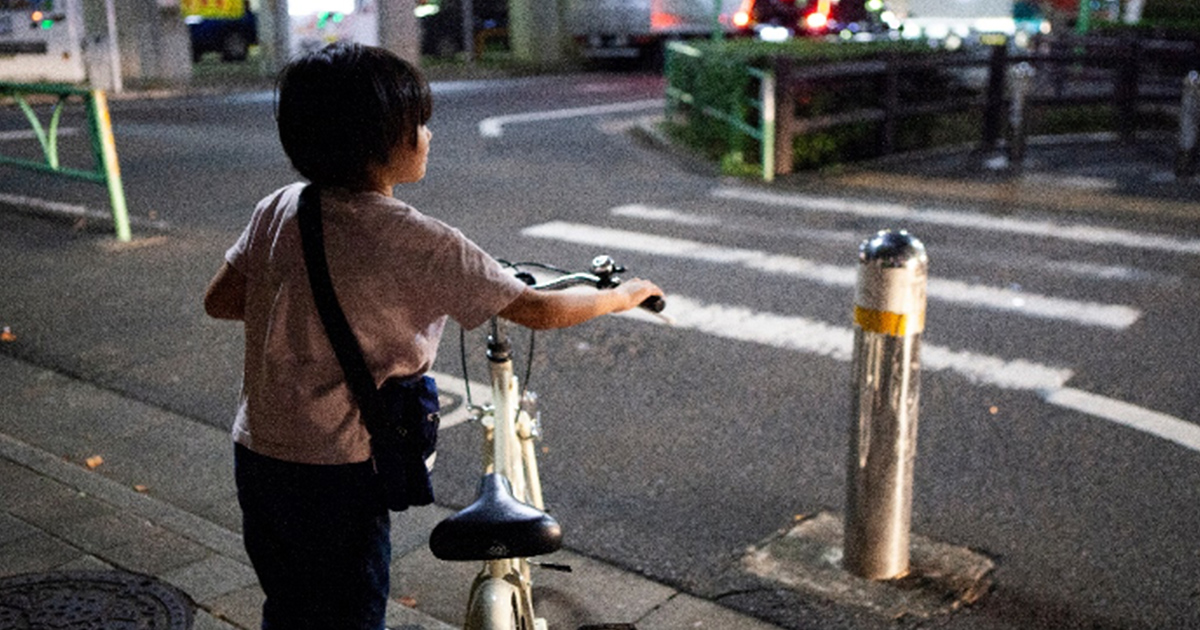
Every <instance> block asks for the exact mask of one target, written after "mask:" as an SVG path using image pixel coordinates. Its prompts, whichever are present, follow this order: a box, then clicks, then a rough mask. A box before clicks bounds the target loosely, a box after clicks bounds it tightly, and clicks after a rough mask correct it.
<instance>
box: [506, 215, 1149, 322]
mask: <svg viewBox="0 0 1200 630" xmlns="http://www.w3.org/2000/svg"><path fill="white" fill-rule="evenodd" d="M522 234H524V235H526V236H532V237H536V238H545V239H554V240H560V241H566V242H572V243H580V244H585V245H593V246H598V247H606V248H612V249H616V250H624V251H636V252H640V253H645V254H650V255H655V256H670V257H674V258H687V259H691V260H700V261H704V262H710V263H718V264H735V265H740V266H743V267H746V268H748V269H754V270H757V271H763V272H768V273H774V274H779V275H787V276H791V277H795V278H802V279H805V280H809V281H813V282H818V283H820V284H824V285H829V286H837V287H848V288H853V287H854V285H855V283H856V281H857V270H856V269H855V268H854V267H842V266H835V265H827V264H824V263H817V262H814V261H811V260H807V259H804V258H799V257H796V256H785V255H780V254H771V253H768V252H762V251H757V250H750V249H741V248H733V247H722V246H719V245H710V244H707V243H701V242H698V241H690V240H685V239H678V238H672V237H666V236H658V235H655V234H646V233H641V232H631V231H627V230H616V229H612V228H605V227H599V226H595V225H586V224H579V223H568V222H565V221H552V222H549V223H542V224H540V225H534V226H531V227H528V228H525V229H524V230H523V231H522ZM927 290H928V294H929V297H930V298H931V299H937V300H943V301H947V302H953V303H959V304H965V305H967V306H972V307H981V308H987V309H992V310H998V311H1005V312H1012V313H1017V314H1021V315H1026V316H1030V317H1038V318H1046V319H1057V320H1064V321H1070V322H1073V323H1076V324H1081V325H1087V326H1098V327H1101V328H1109V329H1114V330H1122V329H1125V328H1128V327H1129V326H1132V325H1133V324H1134V322H1136V321H1137V320H1138V318H1139V317H1140V316H1141V312H1140V311H1139V310H1138V309H1135V308H1132V307H1129V306H1122V305H1111V304H1100V303H1096V302H1081V301H1077V300H1068V299H1063V298H1056V297H1050V296H1044V295H1038V294H1036V293H1028V292H1024V291H1013V290H1011V289H1001V288H996V287H988V286H983V285H976V284H969V283H966V282H961V281H957V280H946V279H940V278H931V279H930V280H929V282H928V285H927Z"/></svg>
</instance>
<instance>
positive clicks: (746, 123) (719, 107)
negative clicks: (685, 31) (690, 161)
mask: <svg viewBox="0 0 1200 630" xmlns="http://www.w3.org/2000/svg"><path fill="white" fill-rule="evenodd" d="M666 76H667V88H666V95H667V118H668V119H671V118H672V117H674V116H677V115H680V114H683V115H693V114H699V115H701V116H704V117H707V118H710V119H713V120H715V121H717V122H718V123H719V127H718V129H719V131H718V132H717V133H720V134H722V135H723V136H724V141H725V143H724V144H725V146H727V147H730V153H731V154H736V155H738V156H739V157H740V155H742V154H743V153H744V148H745V147H746V146H747V144H748V141H754V142H756V143H757V144H758V151H759V158H760V166H761V169H762V177H763V179H764V180H765V181H768V182H769V181H773V180H774V179H775V75H774V73H772V72H767V71H763V70H760V69H758V68H751V67H748V66H746V65H744V64H742V63H740V62H734V61H727V60H724V59H721V58H719V57H717V56H715V55H708V56H705V55H704V53H703V51H701V50H700V49H698V48H696V47H695V46H690V45H688V44H686V43H682V42H671V43H670V44H669V45H668V46H667V55H666ZM755 88H757V89H755Z"/></svg>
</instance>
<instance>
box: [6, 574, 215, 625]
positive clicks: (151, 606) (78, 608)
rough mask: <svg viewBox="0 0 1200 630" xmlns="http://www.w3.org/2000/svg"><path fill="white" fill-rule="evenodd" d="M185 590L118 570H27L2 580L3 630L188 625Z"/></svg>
mask: <svg viewBox="0 0 1200 630" xmlns="http://www.w3.org/2000/svg"><path fill="white" fill-rule="evenodd" d="M191 627H192V603H191V601H190V600H189V599H188V597H187V595H184V594H183V593H182V592H181V591H179V590H178V589H176V588H174V587H172V586H171V585H169V584H167V583H165V582H162V581H160V580H157V579H155V578H152V577H149V576H146V575H138V574H136V573H125V572H122V571H75V572H57V573H30V574H25V575H17V576H13V577H9V578H4V579H0V628H3V630H188V629H189V628H191Z"/></svg>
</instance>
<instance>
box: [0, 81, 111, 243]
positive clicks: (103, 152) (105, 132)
mask: <svg viewBox="0 0 1200 630" xmlns="http://www.w3.org/2000/svg"><path fill="white" fill-rule="evenodd" d="M30 96H38V97H50V98H52V99H54V105H53V107H52V109H51V111H50V118H49V124H48V125H47V126H43V125H42V121H41V119H40V118H39V117H38V114H37V112H36V111H34V109H33V105H31V104H30V102H29V98H28V97H30ZM0 97H7V98H11V99H12V100H13V101H14V102H16V104H17V106H18V107H20V109H21V111H22V112H24V114H25V118H26V119H27V120H28V122H29V124H30V127H31V128H32V130H33V134H34V136H35V137H36V138H37V140H38V142H39V143H40V144H41V148H42V159H41V160H29V159H24V158H18V157H12V156H7V155H0V164H7V165H10V166H17V167H21V168H27V169H32V170H35V171H41V172H45V173H51V174H54V175H59V176H63V177H70V178H74V179H82V180H85V181H90V182H96V183H99V184H103V185H104V186H106V187H107V189H108V198H109V203H110V205H111V206H112V218H113V226H114V230H115V232H116V237H117V240H119V241H123V242H127V241H129V240H130V239H131V237H132V234H131V231H130V227H129V213H128V210H127V209H126V206H125V191H124V188H123V187H122V185H121V169H120V166H119V164H118V162H117V145H116V141H115V140H114V138H113V133H112V120H111V118H110V116H109V113H108V99H107V98H106V97H105V95H104V92H103V91H102V90H89V89H85V88H79V87H74V86H70V85H57V84H32V83H6V82H0ZM72 99H80V100H82V101H83V103H84V106H85V107H86V108H87V120H88V132H89V136H90V139H91V146H92V155H93V158H94V161H93V163H94V165H95V168H94V169H93V170H90V171H87V170H81V169H76V168H69V167H66V166H63V165H62V163H61V162H60V160H59V155H58V138H59V127H58V124H59V120H60V119H61V117H62V113H63V108H64V107H65V106H66V105H67V102H68V101H70V100H72Z"/></svg>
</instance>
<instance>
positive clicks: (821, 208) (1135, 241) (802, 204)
mask: <svg viewBox="0 0 1200 630" xmlns="http://www.w3.org/2000/svg"><path fill="white" fill-rule="evenodd" d="M712 195H713V196H714V197H717V198H718V199H736V200H740V201H749V202H753V203H759V204H765V205H772V206H779V207H786V208H792V209H796V210H805V211H816V212H835V213H841V214H851V215H855V216H862V217H880V218H887V219H903V220H905V221H911V222H916V223H929V224H934V225H942V226H948V227H959V228H969V229H977V230H987V231H990V232H1003V233H1007V234H1020V235H1026V236H1038V237H1042V238H1052V239H1058V240H1064V241H1072V242H1077V243H1088V244H1092V245H1107V246H1113V247H1124V248H1130V249H1146V250H1155V251H1162V252H1169V253H1175V254H1193V255H1195V254H1200V240H1197V239H1188V238H1179V237H1174V236H1166V235H1159V234H1146V233H1143V232H1132V231H1129V230H1119V229H1114V228H1104V227H1096V226H1091V225H1083V224H1078V223H1056V222H1053V221H1029V220H1023V219H1017V218H1013V217H997V216H992V215H988V214H981V213H975V212H963V211H959V210H954V211H949V210H938V209H934V208H919V207H915V206H910V205H907V204H902V203H878V202H869V201H864V200H860V199H843V198H836V197H819V196H814V195H802V194H781V193H774V192H767V191H763V190H754V189H750V188H717V189H715V190H713V191H712Z"/></svg>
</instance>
